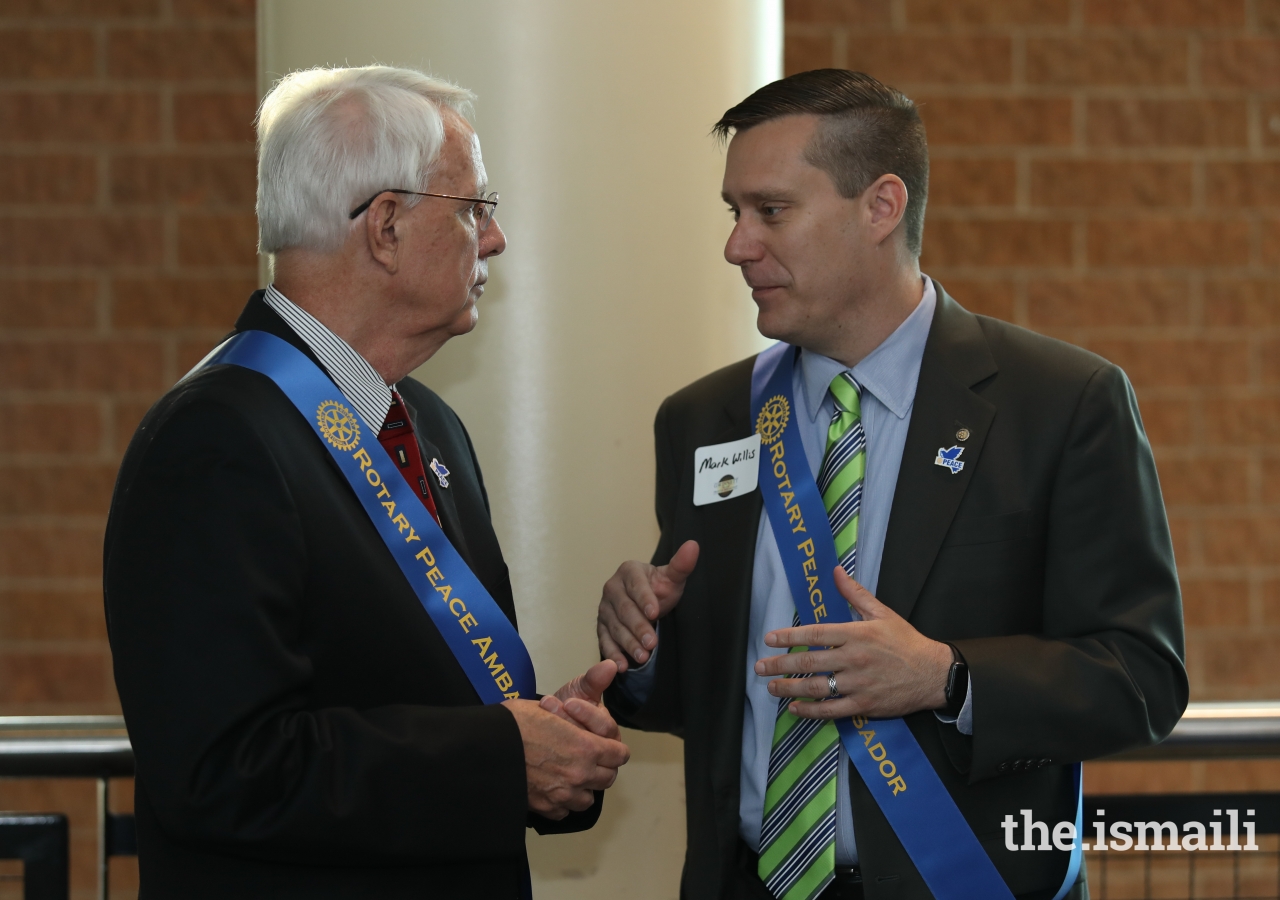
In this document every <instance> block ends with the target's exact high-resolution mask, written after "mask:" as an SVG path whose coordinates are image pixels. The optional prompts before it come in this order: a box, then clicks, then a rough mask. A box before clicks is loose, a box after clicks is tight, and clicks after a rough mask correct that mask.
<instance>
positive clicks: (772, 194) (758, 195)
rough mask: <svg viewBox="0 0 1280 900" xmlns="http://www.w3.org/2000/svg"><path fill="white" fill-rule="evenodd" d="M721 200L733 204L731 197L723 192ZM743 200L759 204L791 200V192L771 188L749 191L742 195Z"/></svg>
mask: <svg viewBox="0 0 1280 900" xmlns="http://www.w3.org/2000/svg"><path fill="white" fill-rule="evenodd" d="M720 199H721V200H723V201H724V202H725V203H730V204H732V203H733V201H732V200H730V199H729V195H728V194H726V193H724V192H721V194H720ZM742 199H743V200H744V201H746V202H747V203H759V202H761V201H762V200H790V199H791V192H790V191H787V190H783V189H781V188H771V189H769V190H765V191H747V192H746V193H745V194H743V195H742Z"/></svg>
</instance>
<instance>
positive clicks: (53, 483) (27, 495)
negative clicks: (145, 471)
mask: <svg viewBox="0 0 1280 900" xmlns="http://www.w3.org/2000/svg"><path fill="white" fill-rule="evenodd" d="M53 424H54V423H50V425H53ZM45 434H46V440H49V441H50V442H52V440H60V439H61V433H60V429H56V428H51V429H49V430H48V431H46V432H45ZM50 435H57V437H52V438H51V437H50ZM115 479H116V467H115V466H114V465H109V466H94V465H84V464H82V465H77V466H75V467H73V468H70V469H68V468H67V467H66V466H62V465H57V466H6V465H0V514H3V515H33V514H40V515H50V516H59V515H61V516H84V515H101V516H103V517H104V518H105V516H106V514H107V508H108V507H109V506H110V505H111V489H112V488H113V487H114V486H115Z"/></svg>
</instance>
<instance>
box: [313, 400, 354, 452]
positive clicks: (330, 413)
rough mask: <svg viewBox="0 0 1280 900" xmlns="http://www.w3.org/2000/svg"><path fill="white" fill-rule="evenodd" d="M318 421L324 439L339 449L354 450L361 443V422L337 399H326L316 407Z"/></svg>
mask: <svg viewBox="0 0 1280 900" xmlns="http://www.w3.org/2000/svg"><path fill="white" fill-rule="evenodd" d="M316 422H317V424H319V426H320V433H321V434H323V435H324V439H325V440H326V441H328V442H329V443H330V444H333V446H335V447H337V448H338V449H339V450H354V449H355V448H356V446H357V445H358V444H359V443H360V423H359V422H358V421H356V417H355V416H354V415H352V413H351V410H349V409H347V408H346V407H345V406H343V405H342V404H341V403H339V402H338V401H336V400H326V401H324V402H323V403H321V404H320V405H319V406H318V407H316Z"/></svg>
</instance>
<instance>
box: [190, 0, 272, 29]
mask: <svg viewBox="0 0 1280 900" xmlns="http://www.w3.org/2000/svg"><path fill="white" fill-rule="evenodd" d="M254 7H255V3H254V0H173V15H174V18H176V19H180V20H183V19H227V20H240V21H242V22H247V23H249V24H253V20H254Z"/></svg>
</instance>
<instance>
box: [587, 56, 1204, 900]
mask: <svg viewBox="0 0 1280 900" xmlns="http://www.w3.org/2000/svg"><path fill="white" fill-rule="evenodd" d="M716 128H717V131H718V132H719V133H720V134H721V135H722V136H725V137H729V136H732V140H731V142H730V144H729V150H728V156H727V159H726V164H725V174H724V183H723V197H724V200H725V202H726V203H727V204H728V206H729V209H730V210H731V211H732V213H733V216H734V220H735V223H736V224H735V226H734V229H733V233H732V235H731V236H730V238H729V241H728V244H727V245H726V247H725V258H726V259H727V260H728V261H729V262H730V263H732V264H734V265H736V266H738V267H740V268H741V270H742V274H743V277H744V278H745V279H746V281H747V283H748V284H749V285H750V286H751V292H752V296H753V297H754V299H755V301H756V304H757V306H758V308H759V316H758V320H757V324H758V325H759V328H760V332H761V333H762V334H764V335H765V336H767V337H770V338H774V339H776V340H778V341H779V342H780V343H779V344H776V345H775V346H774V347H773V348H771V349H770V350H767V351H765V352H764V353H762V354H760V355H759V356H758V357H756V358H753V359H748V360H744V361H743V362H741V363H738V364H735V365H733V366H730V367H728V368H726V369H722V370H721V371H719V372H715V373H713V374H711V375H708V376H707V377H705V378H703V379H702V380H700V381H697V382H695V383H694V384H692V385H690V386H688V387H686V388H685V389H683V390H681V391H680V392H678V393H676V394H674V395H673V396H671V397H669V398H668V399H667V400H666V402H665V403H664V404H663V405H662V408H661V410H659V412H658V418H657V423H656V426H655V431H656V438H657V442H656V443H657V461H658V477H657V486H658V492H657V509H658V521H659V523H660V525H661V527H662V537H661V539H660V541H659V543H658V548H657V550H656V552H655V553H654V558H653V562H654V564H655V565H646V564H643V563H639V562H631V563H627V564H624V565H623V566H622V567H621V569H620V570H619V572H618V574H617V575H616V576H615V577H614V579H612V580H611V581H610V582H609V583H608V584H607V585H606V587H605V591H604V598H603V600H602V602H601V604H600V611H599V624H598V633H599V636H600V647H601V652H602V654H603V655H604V656H606V657H608V658H612V659H615V660H616V661H617V662H618V664H619V666H620V667H630V666H634V665H635V664H641V665H640V666H639V667H638V668H632V669H631V670H630V671H628V672H627V673H626V674H625V676H624V678H623V679H621V680H620V682H619V684H618V685H615V686H614V687H613V688H611V694H610V701H611V708H612V709H613V710H614V711H615V713H616V714H618V715H619V716H620V718H621V719H622V720H623V721H625V722H628V723H630V724H633V725H635V726H637V727H641V728H646V729H652V730H662V731H671V732H675V733H678V734H681V735H683V737H684V740H685V773H686V778H685V783H686V791H687V795H688V817H689V829H688V832H689V844H688V856H687V859H686V863H685V869H684V891H683V894H682V896H685V897H689V898H721V900H730V898H770V897H773V898H786V900H810V898H815V897H822V898H823V900H849V898H862V897H864V896H865V897H866V898H869V900H881V898H901V900H927V898H931V897H934V898H939V900H951V898H981V900H998V898H1006V900H1007V898H1011V897H1013V896H1015V895H1016V896H1019V897H1026V898H1036V900H1050V898H1062V897H1064V896H1068V895H1069V896H1071V897H1072V898H1081V897H1087V896H1088V891H1087V886H1086V885H1085V883H1084V881H1085V879H1084V873H1083V872H1082V870H1081V869H1080V865H1079V862H1080V855H1079V844H1078V842H1076V850H1075V851H1072V850H1070V849H1068V847H1069V845H1070V844H1071V843H1072V841H1070V840H1067V839H1066V835H1068V834H1069V833H1070V830H1071V829H1075V828H1078V824H1077V823H1078V820H1077V816H1078V813H1079V809H1080V807H1079V802H1080V793H1079V782H1078V777H1079V769H1078V766H1077V763H1078V762H1079V761H1080V760H1084V759H1090V758H1092V757H1095V756H1101V755H1104V754H1108V753H1114V752H1117V751H1120V750H1123V749H1125V748H1127V747H1134V746H1139V745H1142V744H1148V743H1152V742H1154V741H1157V740H1159V739H1161V738H1162V737H1163V736H1164V735H1166V734H1167V733H1168V732H1169V731H1170V729H1172V727H1173V725H1174V723H1175V722H1176V721H1177V719H1178V716H1179V714H1180V713H1181V712H1182V709H1183V707H1184V706H1185V704H1186V702H1187V677H1186V672H1185V670H1184V668H1183V661H1182V654H1183V645H1182V615H1181V605H1180V597H1179V592H1178V580H1177V575H1176V572H1175V569H1174V563H1173V548H1172V546H1171V543H1170V537H1169V528H1168V524H1167V522H1166V519H1165V512H1164V506H1163V504H1162V502H1161V499H1160V489H1159V485H1158V483H1157V481H1156V472H1155V466H1154V463H1153V460H1152V456H1151V450H1150V447H1149V446H1148V444H1147V441H1146V437H1145V436H1144V434H1143V431H1142V423H1141V420H1140V419H1139V417H1138V410H1137V403H1136V401H1135V399H1134V396H1133V392H1132V390H1131V388H1130V386H1129V383H1128V380H1127V379H1126V378H1125V376H1124V373H1123V372H1121V371H1120V370H1119V369H1117V368H1116V367H1115V366H1113V365H1111V364H1110V363H1108V362H1107V361H1106V360H1104V359H1100V358H1099V357H1097V356H1094V355H1092V354H1090V353H1086V352H1085V351H1083V350H1080V349H1077V348H1075V347H1071V346H1068V345H1066V344H1063V343H1060V342H1058V341H1053V340H1050V339H1048V338H1044V337H1041V336H1039V335H1035V334H1032V333H1030V332H1028V331H1024V330H1022V329H1019V328H1016V327H1014V326H1011V325H1008V324H1006V323H1004V322H999V321H996V320H993V319H989V318H985V317H983V316H975V315H973V314H972V313H969V312H967V311H965V310H964V309H963V308H962V307H961V306H960V305H959V304H958V303H957V302H956V301H955V300H953V299H952V298H951V297H950V296H948V295H947V293H946V291H945V290H943V287H942V285H940V284H939V283H938V282H936V281H934V280H933V279H931V278H928V277H927V276H922V275H921V272H920V267H919V256H920V250H921V244H922V239H923V229H924V211H925V198H926V195H927V190H928V171H929V162H928V150H927V146H926V142H925V132H924V126H923V124H922V123H921V121H920V117H919V115H918V113H917V111H916V108H915V105H914V104H913V103H912V102H911V101H910V100H909V99H908V98H907V97H905V96H903V95H902V94H900V93H899V92H897V91H895V90H893V89H891V88H888V87H886V86H885V85H883V84H881V83H880V82H878V81H876V80H875V79H874V78H871V77H869V76H867V75H863V74H860V73H856V72H847V71H843V70H835V69H827V70H819V71H813V72H804V73H800V74H798V75H794V76H792V77H790V78H787V79H784V80H782V81H778V82H775V83H773V84H770V85H767V86H766V87H763V88H761V89H760V90H759V91H757V92H756V93H755V94H753V95H752V96H750V97H748V98H747V99H746V100H744V101H743V102H742V103H741V104H739V105H738V106H736V107H734V108H733V109H731V110H729V111H728V112H726V113H725V115H724V117H723V118H722V119H721V120H720V122H719V123H718V125H717V126H716ZM855 578H856V579H857V581H856V582H855V581H854V579H855ZM850 609H852V611H853V613H852V615H851V613H850ZM858 619H860V620H861V621H856V620H858ZM654 620H658V624H657V628H656V629H655V628H654V625H653V622H654ZM797 621H798V622H800V623H802V627H790V626H791V625H792V623H793V622H797ZM811 645H812V647H813V649H811V650H810V649H809V647H810V646H811ZM788 650H793V651H795V652H791V653H788ZM808 673H817V674H815V675H813V676H811V677H805V676H806V675H807V674H808ZM817 699H822V700H824V702H802V701H804V700H817ZM1022 810H1029V811H1030V814H1031V815H1032V816H1033V817H1034V819H1035V820H1036V821H1040V822H1044V823H1047V827H1048V828H1053V829H1055V830H1054V834H1055V835H1057V836H1058V837H1059V838H1060V841H1059V842H1057V843H1056V846H1054V845H1050V844H1049V839H1048V833H1047V832H1046V833H1045V836H1044V838H1043V840H1040V841H1038V842H1035V843H1034V847H1035V849H1031V848H1032V847H1033V840H1032V836H1031V835H1029V834H1028V835H1025V836H1024V835H1023V834H1022V833H1021V832H1020V833H1019V834H1018V838H1019V840H1020V842H1021V841H1023V839H1024V838H1025V842H1022V843H1020V845H1019V846H1021V848H1022V849H1021V850H1019V849H1015V848H1014V847H1012V846H1011V845H1010V844H1009V843H1007V842H1006V840H1005V839H1004V836H1003V834H1002V831H1001V825H1002V822H1005V821H1006V818H1007V817H1008V819H1009V820H1012V819H1015V818H1016V820H1017V821H1018V822H1019V823H1021V822H1022V821H1023V817H1022ZM1059 823H1062V825H1063V827H1062V829H1058V827H1057V826H1058V825H1059Z"/></svg>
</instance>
